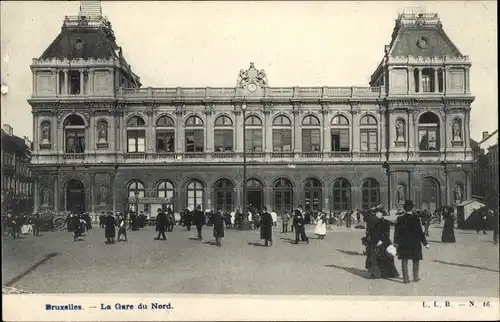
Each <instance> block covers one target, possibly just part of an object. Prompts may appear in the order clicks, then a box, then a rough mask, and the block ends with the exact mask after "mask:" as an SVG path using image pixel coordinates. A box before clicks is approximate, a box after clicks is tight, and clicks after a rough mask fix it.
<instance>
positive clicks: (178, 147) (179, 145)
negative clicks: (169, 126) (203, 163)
mask: <svg viewBox="0 0 500 322" xmlns="http://www.w3.org/2000/svg"><path fill="white" fill-rule="evenodd" d="M182 114H183V107H182V105H178V106H176V109H175V117H176V120H175V153H182V152H183V151H184V145H183V143H184V142H183V139H182V138H183V136H184V131H183V124H182Z"/></svg>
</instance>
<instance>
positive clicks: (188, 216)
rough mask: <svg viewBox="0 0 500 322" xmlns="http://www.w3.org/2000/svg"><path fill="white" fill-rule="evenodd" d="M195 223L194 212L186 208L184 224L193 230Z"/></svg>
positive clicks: (189, 229)
mask: <svg viewBox="0 0 500 322" xmlns="http://www.w3.org/2000/svg"><path fill="white" fill-rule="evenodd" d="M192 224H193V212H192V211H191V209H189V208H186V210H184V225H185V226H186V228H187V230H188V231H191V226H192Z"/></svg>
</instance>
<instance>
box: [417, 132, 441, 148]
mask: <svg viewBox="0 0 500 322" xmlns="http://www.w3.org/2000/svg"><path fill="white" fill-rule="evenodd" d="M418 142H419V150H423V151H434V150H437V149H438V148H437V147H438V135H437V129H435V128H429V129H419V131H418Z"/></svg>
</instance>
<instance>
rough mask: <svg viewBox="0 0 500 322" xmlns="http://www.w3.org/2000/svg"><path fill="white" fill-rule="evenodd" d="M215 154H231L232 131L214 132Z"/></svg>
mask: <svg viewBox="0 0 500 322" xmlns="http://www.w3.org/2000/svg"><path fill="white" fill-rule="evenodd" d="M214 134H215V136H214V141H215V142H214V148H215V152H233V130H215V133H214Z"/></svg>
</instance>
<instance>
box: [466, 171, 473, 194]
mask: <svg viewBox="0 0 500 322" xmlns="http://www.w3.org/2000/svg"><path fill="white" fill-rule="evenodd" d="M464 172H465V187H464V188H465V191H464V200H470V199H472V180H471V172H470V171H469V170H465V171H464Z"/></svg>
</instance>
